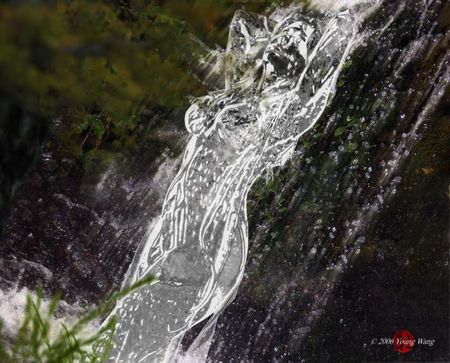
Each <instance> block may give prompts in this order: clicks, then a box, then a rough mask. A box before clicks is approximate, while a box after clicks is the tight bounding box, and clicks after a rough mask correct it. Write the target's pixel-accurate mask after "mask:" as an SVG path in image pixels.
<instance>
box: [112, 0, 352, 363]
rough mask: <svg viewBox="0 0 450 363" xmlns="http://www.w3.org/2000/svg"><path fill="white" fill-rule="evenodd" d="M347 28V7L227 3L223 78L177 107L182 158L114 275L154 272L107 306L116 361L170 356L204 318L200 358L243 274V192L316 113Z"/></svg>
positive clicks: (344, 47)
mask: <svg viewBox="0 0 450 363" xmlns="http://www.w3.org/2000/svg"><path fill="white" fill-rule="evenodd" d="M354 33H355V31H354V20H353V17H352V14H351V13H350V12H349V11H348V10H347V11H341V12H338V13H334V14H323V15H317V14H316V15H315V16H314V17H312V16H310V15H308V13H305V12H304V11H303V10H302V9H301V8H289V9H284V10H278V11H275V12H274V13H273V14H272V15H271V16H269V17H264V16H260V15H256V14H250V13H246V12H243V11H240V12H238V13H236V15H235V16H234V18H233V20H232V23H231V26H230V31H229V40H228V46H227V49H226V51H225V52H224V53H223V54H222V56H221V57H218V58H216V59H218V64H215V65H212V68H214V69H216V70H217V69H219V70H220V73H221V74H222V75H223V80H224V82H223V84H224V87H223V88H222V89H220V90H216V91H213V92H211V93H209V94H208V95H206V96H204V97H201V98H198V99H196V100H194V101H193V102H192V105H191V107H190V108H189V109H188V110H187V112H186V115H185V123H186V128H187V130H188V132H189V133H190V140H189V142H188V145H187V147H186V151H185V153H184V157H183V161H182V164H181V166H180V169H179V171H178V173H177V175H176V177H175V178H174V180H173V181H172V183H171V185H170V187H169V189H168V191H167V194H166V197H165V200H164V204H163V208H162V212H161V215H160V216H159V217H158V218H157V220H156V221H155V222H154V224H153V227H152V230H151V233H150V234H149V236H148V238H147V240H146V241H144V244H143V245H142V247H141V248H140V252H139V253H138V254H137V255H136V257H135V259H134V261H133V263H132V266H131V267H130V270H129V272H128V275H127V278H126V282H125V283H126V284H129V283H132V282H134V281H136V280H138V279H140V278H142V277H143V276H146V275H147V274H154V275H155V276H156V277H157V280H158V282H157V283H155V284H154V285H151V286H147V287H145V288H142V289H141V290H139V291H137V292H135V293H133V294H131V295H130V296H127V297H126V298H124V299H122V300H121V301H120V302H119V303H118V304H117V306H116V308H115V310H114V311H113V312H112V314H117V315H118V317H119V323H118V326H117V334H116V341H115V346H114V349H113V352H112V359H113V360H114V361H115V362H129V361H133V362H161V361H173V360H174V359H176V358H175V357H176V356H177V354H178V353H177V347H178V345H179V343H180V342H181V339H182V338H183V335H184V333H185V332H186V331H187V330H188V329H190V328H191V327H193V326H194V325H196V324H198V323H199V322H201V321H204V320H206V319H208V322H207V324H206V326H205V328H204V329H203V331H202V333H200V335H199V337H198V338H197V341H196V342H194V344H193V345H192V347H191V349H190V350H189V351H188V355H190V356H191V358H190V359H192V357H193V356H196V358H195V359H197V360H203V359H204V357H201V356H200V355H203V356H204V355H205V353H207V350H208V341H209V340H210V339H209V338H210V337H211V334H212V332H213V331H214V325H215V322H216V320H217V317H218V315H219V314H220V313H221V312H222V311H223V310H224V309H225V307H226V306H227V305H228V304H229V303H230V302H231V301H232V300H233V298H234V296H235V295H236V292H237V288H238V286H239V284H240V282H241V280H242V277H243V273H244V267H245V262H246V258H247V250H248V223H247V211H246V201H247V194H248V192H249V190H250V188H251V186H252V185H253V184H254V182H255V181H256V180H257V179H258V178H259V177H260V176H261V175H263V173H265V172H268V171H270V170H271V169H273V168H274V167H276V166H280V165H283V164H284V163H285V162H286V161H287V160H288V159H289V158H290V157H291V155H292V153H293V151H294V149H295V147H296V144H297V141H298V139H299V137H300V136H301V135H302V134H304V133H305V132H307V131H308V130H309V129H311V128H312V127H313V126H314V124H315V123H316V122H317V120H318V119H319V117H320V116H321V115H322V113H323V111H324V109H325V107H326V105H327V102H328V101H329V99H330V98H331V97H332V95H333V93H334V90H335V85H336V80H337V77H338V75H339V71H340V68H341V66H342V64H343V63H344V61H345V59H346V57H347V54H348V52H349V50H350V48H351V46H352V42H353V39H354ZM178 359H180V360H181V359H182V358H180V357H179V358H178Z"/></svg>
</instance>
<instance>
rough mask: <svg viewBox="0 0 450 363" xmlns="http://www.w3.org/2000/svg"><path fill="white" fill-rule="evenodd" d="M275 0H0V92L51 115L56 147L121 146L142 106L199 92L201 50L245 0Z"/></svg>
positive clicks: (262, 0) (222, 36)
mask: <svg viewBox="0 0 450 363" xmlns="http://www.w3.org/2000/svg"><path fill="white" fill-rule="evenodd" d="M281 2H282V1H276V0H253V1H236V0H229V1H220V0H219V1H218V0H195V1H182V0H159V1H156V0H153V1H152V0H126V1H118V0H117V1H106V0H89V1H88V0H74V1H62V0H60V1H52V2H49V1H21V2H18V3H14V2H8V3H6V4H5V3H1V4H0V17H1V22H0V79H1V80H2V82H1V84H0V93H2V94H3V95H4V97H3V98H4V99H5V100H9V101H10V102H14V103H15V104H20V105H21V106H22V107H23V108H24V109H25V110H27V111H28V112H30V113H32V114H35V115H37V116H39V117H44V118H46V119H49V120H50V119H54V118H56V117H57V118H58V119H59V120H60V124H61V125H60V127H59V128H58V130H57V134H58V135H57V136H58V137H59V139H60V141H61V144H62V146H63V151H65V152H66V153H68V154H70V155H72V156H81V154H82V152H83V150H86V149H90V148H93V147H97V148H98V147H113V148H116V149H117V148H120V147H121V146H122V145H123V141H124V140H126V139H127V138H126V137H124V135H129V134H133V131H134V130H135V129H136V127H137V126H138V125H139V124H142V123H145V117H144V116H143V115H144V114H145V111H146V110H149V109H152V108H153V109H154V108H166V109H173V108H177V107H182V106H183V105H185V103H186V101H187V96H189V95H198V94H201V93H203V92H205V90H204V88H203V86H202V84H201V82H200V81H199V80H197V79H196V78H195V77H194V76H193V75H192V74H191V72H190V64H191V62H192V61H193V59H195V58H196V54H197V52H200V51H201V50H200V48H199V45H198V43H197V42H195V41H194V40H193V39H194V37H197V38H200V39H201V40H203V41H204V42H206V43H207V44H208V45H210V46H212V47H214V46H215V44H221V45H222V46H224V45H225V44H226V37H227V33H228V24H229V22H230V20H231V17H232V16H233V14H234V12H235V11H236V10H237V9H239V8H242V7H243V6H244V5H245V7H246V8H247V9H249V10H252V11H260V12H261V11H263V10H264V9H266V8H267V6H268V5H270V4H277V3H281Z"/></svg>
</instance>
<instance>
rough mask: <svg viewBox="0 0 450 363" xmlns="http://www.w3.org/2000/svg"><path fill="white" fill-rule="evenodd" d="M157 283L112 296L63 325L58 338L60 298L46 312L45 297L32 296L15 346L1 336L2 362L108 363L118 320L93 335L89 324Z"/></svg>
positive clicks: (149, 279)
mask: <svg viewBox="0 0 450 363" xmlns="http://www.w3.org/2000/svg"><path fill="white" fill-rule="evenodd" d="M154 281H155V279H154V277H153V276H148V277H146V278H144V279H142V280H140V281H138V282H137V283H135V284H133V285H131V286H130V287H129V288H126V289H124V290H122V291H119V292H117V293H115V294H113V295H111V296H110V297H109V298H107V299H106V300H105V301H104V302H103V303H102V304H100V305H99V306H98V307H96V308H95V309H93V310H92V311H90V312H89V313H87V314H86V315H85V316H83V317H81V318H80V319H78V320H77V321H76V322H75V323H74V324H73V325H72V326H70V327H68V326H66V325H64V324H61V325H62V326H61V328H60V329H59V330H58V331H57V332H56V335H55V337H52V335H51V328H52V321H54V316H55V313H56V309H57V306H58V302H59V295H55V296H54V297H53V298H52V300H51V302H50V304H49V306H48V309H46V311H45V312H44V311H43V308H42V303H43V299H42V295H41V294H40V293H38V296H37V299H36V300H35V301H33V299H32V298H31V296H30V295H28V296H27V300H26V305H25V311H24V319H23V322H22V325H21V327H20V329H19V331H18V333H17V336H16V337H15V339H14V343H13V344H12V347H10V348H7V347H6V346H5V340H4V339H3V337H0V339H1V340H0V361H1V362H8V363H23V362H34V363H41V362H42V363H72V362H80V363H100V362H105V361H106V360H107V359H108V355H109V352H110V349H111V348H112V344H113V342H114V333H115V327H116V318H115V317H113V318H111V319H109V320H108V322H107V323H106V324H105V325H103V326H102V327H101V328H100V329H99V330H98V331H96V332H95V333H93V334H88V333H86V329H88V327H89V324H90V323H92V322H93V321H95V320H96V319H98V318H100V317H102V316H104V315H105V314H107V313H108V312H110V311H111V310H112V308H113V307H114V304H115V303H116V301H117V300H118V299H120V298H122V297H124V296H126V295H128V294H129V293H131V292H133V291H135V290H137V289H139V288H140V287H142V286H145V285H148V284H150V283H152V282H154ZM0 327H1V325H0Z"/></svg>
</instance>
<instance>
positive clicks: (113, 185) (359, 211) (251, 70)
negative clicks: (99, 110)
mask: <svg viewBox="0 0 450 363" xmlns="http://www.w3.org/2000/svg"><path fill="white" fill-rule="evenodd" d="M312 5H313V8H314V9H315V10H314V11H311V12H307V13H304V12H302V11H301V10H299V9H294V8H290V9H279V10H277V11H276V12H275V13H273V14H272V15H271V16H268V17H263V16H259V15H254V14H246V13H244V12H240V13H238V14H236V17H235V18H234V19H233V23H232V25H231V27H230V37H229V44H228V48H227V50H225V51H221V50H217V51H214V52H211V54H210V56H208V57H205V58H204V59H202V60H201V62H199V63H200V68H202V69H201V71H202V74H203V75H204V76H205V77H204V78H203V77H202V78H203V79H204V80H205V81H206V82H209V85H211V86H212V87H211V88H212V89H214V91H211V92H210V93H208V95H207V96H205V97H202V98H200V99H197V100H194V101H193V103H192V106H191V108H190V109H189V110H188V111H187V112H186V118H185V119H186V126H185V128H187V130H188V131H189V139H187V137H186V132H184V130H183V131H181V130H180V129H174V128H173V127H172V126H170V122H169V121H170V118H171V117H172V116H170V117H169V119H161V120H159V121H158V122H159V124H158V123H157V124H156V125H152V126H151V127H154V128H155V130H156V131H155V133H156V135H157V140H163V139H166V140H170V142H169V143H167V145H169V144H171V143H172V144H176V145H177V148H184V150H185V154H184V156H183V155H182V156H175V155H177V154H178V152H177V151H176V148H172V149H171V150H169V149H170V148H169V147H168V149H167V151H163V152H162V154H161V153H159V151H158V152H155V153H154V154H155V155H157V156H154V155H150V154H152V152H150V153H149V152H147V153H143V154H142V155H140V159H142V160H140V163H139V164H136V165H137V166H136V167H135V168H134V169H132V170H133V175H132V176H131V177H130V176H128V171H127V169H125V168H123V167H122V168H121V166H120V163H117V165H112V166H109V167H108V168H106V169H104V170H101V171H99V172H97V174H98V175H97V174H95V173H93V172H92V171H91V172H87V171H86V170H84V171H83V170H80V167H79V166H77V162H75V161H71V160H67V159H64V158H62V159H61V158H60V157H59V156H58V153H57V151H56V150H53V151H52V150H50V151H46V152H45V153H44V154H43V155H42V158H41V161H40V164H39V166H38V168H37V170H36V171H33V172H32V173H31V176H30V178H29V180H28V181H27V182H26V183H24V185H23V186H22V187H21V188H19V190H18V192H17V196H16V202H15V205H14V210H13V211H12V214H11V218H10V220H9V222H8V224H7V225H6V228H5V234H4V236H3V238H2V243H1V244H0V266H1V268H0V272H1V279H0V283H1V286H2V289H4V290H5V292H4V293H2V294H0V295H1V296H0V313H1V315H2V317H3V318H4V319H5V322H6V324H7V327H8V329H9V330H11V331H12V330H13V329H14V321H15V320H17V319H16V318H17V317H18V316H20V309H21V305H22V304H23V298H22V297H23V294H24V291H26V290H24V289H23V287H24V286H25V287H28V288H31V289H33V288H35V287H36V283H37V281H40V282H41V283H42V285H43V287H44V288H45V289H46V291H47V292H48V293H49V294H50V293H52V292H54V291H55V290H58V289H59V290H62V291H63V293H64V300H66V301H67V302H68V303H70V304H74V305H75V306H76V305H77V304H78V303H81V304H82V305H84V306H86V305H87V304H89V303H91V302H95V301H98V299H101V298H102V297H103V296H105V294H107V293H108V291H110V289H111V288H114V287H118V285H119V284H120V283H121V281H122V280H123V276H124V271H126V270H127V269H128V266H129V263H130V258H131V256H133V255H135V256H136V257H135V258H134V260H133V263H132V265H131V267H130V268H129V269H128V274H127V275H126V278H125V284H129V283H131V282H133V281H134V280H136V279H138V278H139V277H142V276H144V275H145V274H147V273H153V274H156V275H158V278H159V283H158V284H155V285H153V286H150V287H148V288H147V289H144V290H142V291H141V292H139V293H136V294H134V295H132V296H131V297H129V298H128V299H125V300H124V301H122V302H121V303H120V304H119V306H118V307H117V310H116V311H117V312H119V314H120V315H121V317H122V323H121V326H120V327H119V332H118V337H117V347H116V348H115V351H114V356H115V357H120V359H121V360H122V361H133V362H134V361H139V359H141V360H142V361H144V362H145V361H162V360H163V359H164V358H166V360H170V361H173V360H178V361H181V362H183V361H185V362H200V361H205V360H207V361H210V362H265V361H267V362H269V361H270V362H301V361H304V360H306V362H309V361H311V362H314V361H320V362H348V361H394V360H397V359H398V355H396V353H395V352H394V351H393V350H392V349H391V350H389V349H387V348H389V347H374V346H372V345H371V344H370V342H371V340H372V339H373V338H374V337H379V336H389V335H391V334H392V333H393V332H394V331H395V330H398V329H404V328H406V329H410V330H411V331H412V332H413V333H414V335H417V336H419V335H421V336H424V337H430V338H435V339H436V344H435V346H434V347H432V348H430V349H416V350H414V351H413V352H411V355H410V356H408V357H409V358H410V360H414V361H449V359H450V355H449V352H448V331H449V329H448V328H449V327H448V301H449V296H448V295H449V294H448V250H449V247H450V246H449V240H448V230H449V217H448V216H449V211H448V196H447V195H448V186H449V184H450V170H449V163H448V160H449V159H450V126H449V118H448V109H449V107H448V104H449V100H450V94H449V83H450V74H449V72H450V67H449V66H448V65H449V62H450V50H449V46H448V44H449V39H450V31H449V21H448V19H449V16H448V14H449V11H450V5H449V4H448V2H445V1H441V0H427V1H422V0H401V1H400V0H399V1H387V0H386V1H380V2H359V1H346V0H342V1H328V0H313V1H312ZM341 7H344V9H345V8H348V7H350V8H351V9H350V11H351V14H350V13H348V12H346V11H345V10H344V9H342V8H341ZM338 24H339V27H337V28H336V26H337V25H338ZM333 28H334V29H333ZM346 32H347V33H346ZM346 52H349V56H346V55H345V53H346ZM342 63H343V64H342ZM338 75H339V78H338ZM336 81H337V85H336ZM326 104H328V105H329V107H326V108H325V105H326ZM319 116H321V117H319ZM152 122H153V121H152ZM311 128H312V129H311ZM309 129H310V131H309V132H306V131H307V130H309ZM300 136H301V137H300ZM149 155H150V156H151V157H150V156H149ZM153 157H154V159H155V160H153V159H152V158H153ZM152 160H153V161H152ZM96 168H99V169H101V167H100V163H98V164H96ZM177 171H178V172H177ZM261 175H263V177H261ZM170 181H172V182H171V183H170ZM169 184H170V185H169ZM247 194H248V195H247ZM164 196H165V197H164ZM161 210H162V211H161ZM158 215H159V216H158ZM149 224H150V228H149V227H148V226H149ZM147 229H148V230H149V233H148V236H147V237H145V238H144V239H143V237H144V234H145V233H146V232H145V231H146V230H147ZM141 241H143V242H142V243H140V242H141ZM138 243H140V247H139V248H138V249H137V252H136V254H134V253H135V251H136V246H137V244H138ZM244 265H245V266H244ZM11 287H12V290H8V288H11ZM16 288H17V291H18V292H17V293H15V289H16ZM427 306H428V307H433V308H427ZM70 310H71V309H70V308H67V311H68V313H67V315H69V316H70V315H71V311H70ZM202 320H203V321H202ZM9 330H8V331H9ZM408 357H407V358H408ZM172 358H173V359H172Z"/></svg>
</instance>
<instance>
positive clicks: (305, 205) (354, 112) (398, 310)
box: [210, 1, 450, 362]
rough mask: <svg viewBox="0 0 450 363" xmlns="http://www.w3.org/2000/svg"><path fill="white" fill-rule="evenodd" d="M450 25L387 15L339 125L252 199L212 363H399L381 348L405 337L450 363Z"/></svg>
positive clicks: (342, 88)
mask: <svg viewBox="0 0 450 363" xmlns="http://www.w3.org/2000/svg"><path fill="white" fill-rule="evenodd" d="M448 11H449V8H448V4H445V2H439V1H431V2H428V4H427V5H426V6H425V4H424V3H423V2H415V1H396V2H384V4H383V5H382V6H381V7H380V9H379V10H377V11H376V12H374V13H373V14H372V15H371V16H370V17H369V18H368V19H367V20H366V22H365V24H363V27H364V29H365V30H366V31H368V32H370V33H369V34H370V36H368V37H367V39H366V41H365V43H364V44H363V45H362V46H360V47H359V48H358V49H356V50H355V52H354V53H353V55H352V57H351V59H350V60H349V63H348V67H347V70H346V71H345V72H344V74H343V76H342V77H341V79H340V81H339V90H338V94H337V95H336V97H335V99H334V101H333V103H332V105H331V107H330V109H329V112H328V114H327V115H325V116H324V117H322V120H321V122H320V125H319V126H318V127H317V128H316V129H315V130H314V131H313V132H311V133H310V134H309V135H308V136H307V137H306V138H304V139H303V140H300V145H299V147H298V149H297V154H298V157H297V158H294V160H293V161H292V162H291V163H290V165H289V166H287V167H286V168H285V169H283V170H280V171H279V172H278V173H276V175H275V176H274V177H273V178H272V179H270V178H269V180H268V181H261V182H260V185H259V187H257V188H254V190H253V197H252V198H251V199H252V200H251V201H250V202H249V213H250V214H251V218H250V220H251V226H250V241H251V242H250V253H249V261H248V264H247V274H246V277H245V279H244V282H243V284H242V286H241V288H240V293H239V294H238V297H237V298H236V300H235V302H234V303H233V304H232V305H231V306H230V307H229V308H228V309H227V310H226V311H225V313H224V316H223V317H222V318H221V319H220V320H219V325H218V331H217V334H216V338H215V342H214V343H213V346H212V349H211V351H210V358H211V361H273V360H276V359H278V360H279V361H283V362H291V361H292V362H298V361H301V360H302V359H306V361H307V362H308V361H342V362H347V361H392V360H394V359H398V353H396V352H395V351H394V349H393V347H392V345H391V346H382V345H380V346H373V345H371V341H372V339H373V338H380V337H387V338H392V337H393V335H394V333H395V332H396V331H398V330H401V329H408V330H410V331H411V332H412V333H413V334H414V335H415V336H416V337H430V338H432V339H436V342H440V343H439V344H436V345H435V346H434V347H426V346H417V347H416V349H414V350H413V351H412V352H410V353H409V355H408V357H407V358H408V360H417V361H419V360H443V361H446V360H448V359H449V355H448V343H447V342H448V319H447V318H445V314H446V313H447V312H448V301H449V296H448V295H449V292H448V253H447V252H448V248H449V241H448V231H449V225H448V224H449V213H448V208H449V203H448V186H449V184H450V173H449V171H450V170H449V164H448V162H446V160H449V157H450V132H449V131H450V119H449V115H448V106H449V104H450V103H449V87H448V84H449V79H450V77H449V70H448V69H449V68H448V62H449V60H450V52H449V45H448V42H449V36H448V20H443V19H447V17H446V16H445V14H446V13H447V12H448ZM350 63H351V64H350ZM431 306H434V307H435V309H433V310H432V309H431V308H430V307H431ZM242 337H246V339H242Z"/></svg>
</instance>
